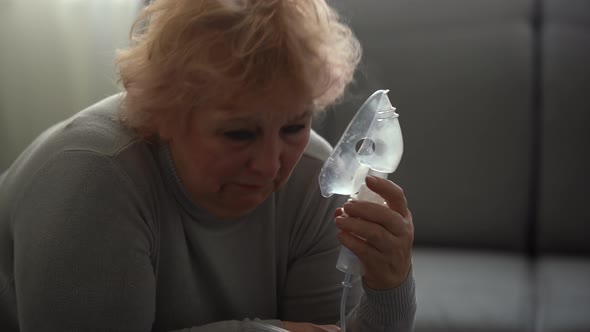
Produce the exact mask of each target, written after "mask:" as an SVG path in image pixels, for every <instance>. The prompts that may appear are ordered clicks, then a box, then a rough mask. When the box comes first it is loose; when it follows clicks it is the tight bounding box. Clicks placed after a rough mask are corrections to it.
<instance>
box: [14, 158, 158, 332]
mask: <svg viewBox="0 0 590 332" xmlns="http://www.w3.org/2000/svg"><path fill="white" fill-rule="evenodd" d="M12 215H13V217H12V220H13V234H14V273H15V275H14V278H15V291H16V298H17V310H18V316H19V325H20V330H21V331H23V332H26V331H98V330H104V331H106V330H122V331H150V330H151V326H152V322H153V319H154V313H155V298H156V297H155V278H154V270H153V264H152V261H151V254H152V249H153V246H154V241H153V232H152V230H151V229H150V225H149V224H148V223H147V222H146V220H148V219H149V218H150V217H149V216H148V215H146V209H145V208H144V204H143V203H142V201H141V197H140V196H139V195H138V193H137V192H135V190H134V188H133V186H132V184H131V182H130V180H129V178H127V177H126V176H125V174H124V173H123V172H121V171H120V170H119V169H118V168H117V167H116V166H115V165H114V164H113V163H112V161H111V160H110V159H109V158H107V157H104V156H102V155H98V154H95V153H91V152H82V151H76V152H63V153H60V154H59V155H57V156H56V157H54V158H53V159H52V160H50V161H49V162H48V163H47V164H45V165H44V166H43V167H42V168H41V169H40V170H39V171H38V172H37V173H36V174H35V176H34V177H33V178H32V179H31V181H30V183H29V185H28V186H27V188H24V192H23V194H22V196H21V197H20V198H19V201H18V203H17V205H16V206H15V209H14V211H13V214H12Z"/></svg>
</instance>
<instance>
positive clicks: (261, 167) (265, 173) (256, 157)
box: [249, 137, 282, 179]
mask: <svg viewBox="0 0 590 332" xmlns="http://www.w3.org/2000/svg"><path fill="white" fill-rule="evenodd" d="M252 154H253V155H252V158H251V159H250V165H249V167H250V169H251V170H253V171H255V172H256V173H257V174H258V175H260V176H261V177H264V178H267V179H272V178H275V177H276V176H277V174H278V172H279V169H280V168H281V154H282V145H281V140H280V138H278V137H277V138H274V137H265V138H262V139H261V140H260V144H256V145H255V146H254V147H253V152H252Z"/></svg>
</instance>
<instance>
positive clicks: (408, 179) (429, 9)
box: [317, 0, 533, 250]
mask: <svg viewBox="0 0 590 332" xmlns="http://www.w3.org/2000/svg"><path fill="white" fill-rule="evenodd" d="M333 4H334V5H335V6H336V7H337V8H338V9H340V12H341V13H342V15H343V16H345V17H346V20H347V21H349V22H350V23H351V25H352V27H353V29H354V31H355V33H356V34H357V36H358V37H359V39H360V41H361V43H362V45H363V47H364V60H363V63H362V64H361V69H360V71H359V72H358V73H357V74H358V75H357V84H356V85H355V86H353V88H352V89H351V91H350V93H349V96H348V97H347V98H345V100H344V101H343V103H342V104H341V105H339V106H338V107H336V108H335V110H334V112H329V113H328V114H327V116H326V119H325V121H324V124H318V125H317V128H318V131H320V133H321V134H322V135H323V136H324V137H326V138H328V140H330V141H331V143H333V144H334V143H336V141H337V140H338V138H339V136H340V135H341V134H342V132H343V131H344V128H345V127H346V125H347V124H348V121H349V120H350V119H351V117H352V115H353V114H354V112H356V110H357V109H358V107H359V106H360V105H361V104H362V102H363V101H364V100H365V99H366V98H367V97H368V96H369V95H370V94H371V93H372V92H374V91H375V90H376V89H380V88H382V89H390V90H391V92H390V93H389V96H390V99H391V101H392V103H393V105H394V106H396V107H397V108H398V112H399V114H400V123H401V126H402V132H403V134H404V143H405V152H404V157H403V158H402V161H401V164H400V167H399V169H398V171H397V172H396V173H395V174H393V175H392V176H391V177H390V178H391V179H392V180H394V181H396V182H398V183H399V184H400V185H402V187H403V188H404V189H405V191H406V194H407V196H408V199H409V203H410V208H411V209H412V212H413V213H414V216H415V218H416V221H417V222H416V244H418V245H452V246H463V247H479V248H502V249H511V250H521V249H524V248H525V247H526V245H527V241H526V238H527V225H526V223H527V219H528V217H529V214H530V206H531V204H530V200H531V197H530V186H531V183H532V181H533V178H532V173H531V171H530V167H531V165H532V159H531V155H532V149H531V147H532V135H531V132H532V129H531V128H532V126H533V122H532V117H533V113H532V112H530V111H529V110H530V108H531V104H530V101H531V85H532V83H531V78H532V74H531V71H532V67H531V52H532V50H531V43H532V30H531V26H530V16H531V1H528V0H503V1H480V0H477V1H474V0H453V1H438V0H416V1H406V0H394V1H379V0H367V1H358V0H339V1H334V2H333ZM418 221H419V222H418Z"/></svg>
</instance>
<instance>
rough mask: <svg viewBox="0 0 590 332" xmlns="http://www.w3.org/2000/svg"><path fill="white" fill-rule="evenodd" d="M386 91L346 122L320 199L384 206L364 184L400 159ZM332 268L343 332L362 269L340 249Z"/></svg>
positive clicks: (324, 173) (394, 119)
mask: <svg viewBox="0 0 590 332" xmlns="http://www.w3.org/2000/svg"><path fill="white" fill-rule="evenodd" d="M387 92H389V90H378V91H376V92H375V93H373V94H372V95H371V96H370V97H369V98H368V99H367V100H366V101H365V103H364V104H363V105H362V106H361V107H360V109H359V110H358V112H357V114H356V115H355V116H354V118H353V119H352V120H351V121H350V123H349V125H348V127H347V128H346V130H345V132H344V134H343V135H342V137H341V138H340V141H339V142H338V144H337V145H336V147H335V148H334V151H333V152H332V155H331V156H330V158H328V159H327V160H326V162H325V163H324V166H323V167H322V170H321V171H320V175H319V183H320V189H321V191H322V195H323V196H324V197H330V196H332V195H333V194H339V195H350V197H351V199H357V200H364V201H370V202H374V203H379V204H385V203H384V201H383V198H382V197H381V196H379V195H377V194H376V193H374V192H373V191H371V190H370V189H369V188H367V185H366V184H365V182H364V181H365V178H366V176H367V175H372V176H376V177H381V178H387V175H388V174H389V173H393V172H394V171H395V170H396V168H397V166H398V165H399V162H400V160H401V157H402V153H403V139H402V133H401V128H400V125H399V121H398V117H399V115H398V114H397V113H396V112H395V107H393V106H391V102H390V101H389V98H388V97H387ZM336 267H337V268H338V269H339V270H340V271H342V272H344V273H346V274H345V278H344V281H343V282H342V284H343V286H344V289H343V292H342V302H341V304H340V331H341V332H345V330H346V315H345V308H346V297H347V294H348V290H349V289H350V287H351V284H350V280H351V279H352V276H353V275H357V276H360V275H363V273H364V272H363V266H362V264H361V262H360V261H359V259H358V258H357V257H356V255H355V254H354V253H353V252H352V251H350V250H349V249H348V248H346V247H342V249H341V250H340V255H339V257H338V262H337V263H336Z"/></svg>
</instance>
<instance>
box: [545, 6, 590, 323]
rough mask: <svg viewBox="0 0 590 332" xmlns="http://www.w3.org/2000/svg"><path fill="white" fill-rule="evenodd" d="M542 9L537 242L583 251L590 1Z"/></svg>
mask: <svg viewBox="0 0 590 332" xmlns="http://www.w3.org/2000/svg"><path fill="white" fill-rule="evenodd" d="M543 8H544V14H543V16H544V18H545V23H544V26H543V30H542V31H543V34H542V39H541V43H542V44H541V45H542V50H543V52H542V72H541V73H542V78H543V81H542V87H541V88H542V91H541V92H542V96H543V99H542V105H541V110H542V119H541V120H542V131H541V134H542V140H541V144H542V151H541V168H540V172H541V173H540V197H539V226H538V227H539V228H538V246H539V250H540V251H541V253H547V252H552V253H575V254H586V255H588V254H590V241H588V235H589V234H590V209H588V199H589V198H590V153H589V152H590V128H589V127H590V1H588V0H569V1H563V0H551V1H547V0H546V1H545V2H544V7H543ZM588 311H589V312H590V308H589V309H588Z"/></svg>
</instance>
